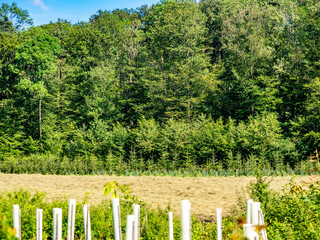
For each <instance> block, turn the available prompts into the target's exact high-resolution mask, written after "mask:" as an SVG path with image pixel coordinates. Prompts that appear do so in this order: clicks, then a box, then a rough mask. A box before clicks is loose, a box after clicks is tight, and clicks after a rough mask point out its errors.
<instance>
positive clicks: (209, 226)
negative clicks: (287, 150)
mask: <svg viewBox="0 0 320 240" xmlns="http://www.w3.org/2000/svg"><path fill="white" fill-rule="evenodd" d="M126 189H127V190H126V191H123V192H122V195H120V199H121V201H120V202H121V210H122V211H121V221H122V232H123V234H125V226H124V225H125V221H126V220H125V219H126V215H127V214H131V213H132V204H133V203H138V204H140V205H141V237H142V239H152V240H154V239H165V238H167V236H168V216H167V213H168V211H169V210H170V207H168V208H167V209H165V210H160V209H158V210H155V209H151V208H150V207H149V206H148V205H147V204H146V203H143V202H141V201H139V200H138V199H137V198H136V197H134V196H132V195H130V191H129V189H128V187H127V188H126ZM249 192H250V196H251V198H253V199H254V200H255V201H260V202H261V206H262V209H263V212H264V214H265V222H266V224H267V233H268V238H269V239H319V232H320V217H319V215H318V214H317V213H318V211H319V210H320V209H319V206H320V205H319V199H320V185H319V182H317V181H310V182H309V183H306V184H304V185H296V184H295V183H294V181H293V180H292V181H291V183H290V184H289V185H288V186H287V187H286V188H285V189H284V190H283V192H282V193H276V192H272V191H270V190H268V182H267V181H266V180H265V179H263V178H262V177H257V179H256V181H255V182H253V183H252V184H251V185H250V187H249ZM118 194H120V193H118ZM43 199H44V194H41V193H36V194H34V195H31V194H30V193H29V192H25V191H23V190H20V191H18V192H9V193H1V196H0V208H1V212H0V235H1V236H6V237H5V238H4V239H15V238H14V237H12V235H13V233H14V232H13V230H12V228H11V227H10V226H12V205H13V204H19V205H20V208H21V211H22V226H23V227H22V238H23V239H34V238H35V233H36V221H35V220H36V219H35V217H36V216H35V210H36V208H42V209H43V219H44V224H43V228H44V239H51V237H52V236H51V235H52V209H53V208H54V207H58V208H62V209H63V210H62V211H63V236H64V237H65V236H66V234H67V212H68V210H67V209H68V201H67V200H55V201H53V202H51V203H49V202H45V201H44V200H43ZM86 202H87V201H86V200H84V201H83V202H81V203H78V204H77V210H76V226H75V228H76V231H75V235H76V238H77V239H80V238H81V237H83V231H84V230H83V218H82V208H81V205H82V204H84V203H86ZM245 206H246V203H245V200H244V198H243V196H239V202H238V206H237V207H236V210H235V211H234V213H233V214H232V215H230V216H224V219H223V226H224V228H223V236H224V239H240V238H239V236H240V235H241V232H242V229H241V224H243V223H244V219H245ZM90 211H91V224H92V236H93V238H94V239H113V228H112V209H111V201H110V200H106V201H104V202H102V203H100V204H99V205H96V206H91V207H90ZM174 234H175V235H174V238H175V239H180V220H179V218H178V217H177V216H176V217H175V218H174ZM192 236H193V239H215V237H216V224H215V222H208V221H199V220H197V219H196V218H194V217H193V218H192Z"/></svg>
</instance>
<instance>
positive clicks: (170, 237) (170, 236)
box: [169, 212, 173, 240]
mask: <svg viewBox="0 0 320 240" xmlns="http://www.w3.org/2000/svg"><path fill="white" fill-rule="evenodd" d="M169 240H173V216H172V212H169Z"/></svg>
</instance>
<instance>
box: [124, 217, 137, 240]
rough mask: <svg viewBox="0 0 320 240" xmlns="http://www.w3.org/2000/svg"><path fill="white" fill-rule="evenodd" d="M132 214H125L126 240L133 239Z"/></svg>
mask: <svg viewBox="0 0 320 240" xmlns="http://www.w3.org/2000/svg"><path fill="white" fill-rule="evenodd" d="M134 219H135V216H134V215H128V216H127V224H126V240H134V225H135V224H134V223H135V222H134Z"/></svg>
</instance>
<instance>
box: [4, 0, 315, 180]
mask: <svg viewBox="0 0 320 240" xmlns="http://www.w3.org/2000/svg"><path fill="white" fill-rule="evenodd" d="M319 13H320V6H319V3H318V1H314V0H306V1H297V0H277V1H260V0H250V1H248V0H202V1H200V2H199V3H196V2H195V1H189V0H162V1H160V2H159V3H157V4H155V5H153V6H149V7H148V6H142V7H141V8H138V9H135V10H134V9H130V10H128V9H116V10H113V11H104V10H99V11H98V12H97V13H96V14H94V15H92V17H91V18H90V19H89V20H88V21H87V22H79V23H76V24H73V25H72V24H70V23H69V22H68V21H67V20H63V19H59V20H58V21H57V22H54V23H52V22H51V23H48V24H46V25H43V26H37V27H32V18H31V17H30V16H29V14H28V11H26V10H22V9H20V8H19V7H18V6H17V5H16V4H14V3H13V4H11V5H9V4H5V3H3V4H2V5H1V7H0V166H1V167H0V168H1V169H0V170H1V171H3V172H42V173H47V172H48V173H49V172H54V173H64V172H73V173H91V172H93V171H94V172H95V173H97V172H101V171H104V172H110V171H112V172H120V171H122V173H123V174H124V173H125V172H128V171H129V172H135V171H141V172H146V171H155V170H157V171H165V172H166V171H168V172H169V171H173V170H177V171H178V169H188V171H191V172H197V171H198V170H194V169H201V170H206V169H209V170H208V171H207V172H208V174H210V171H217V172H219V171H220V172H221V171H224V172H225V171H227V172H232V171H233V172H234V173H235V174H236V172H238V173H239V174H240V173H241V174H251V173H252V172H256V169H259V167H256V166H263V167H264V168H265V172H274V173H277V172H279V173H281V172H286V173H290V172H292V169H293V170H295V173H299V172H301V171H302V172H307V170H306V171H305V170H303V169H305V168H307V165H306V164H305V162H304V161H305V160H306V159H307V158H308V157H309V156H310V155H311V154H313V152H314V151H315V150H316V149H317V148H318V147H319V140H320V128H319V126H320V122H319V115H320V114H319V109H320V108H319V106H320V105H319V103H320V96H319V91H320V81H319V59H320V55H319V51H318V50H317V49H319V41H318V40H319V29H318V26H319V24H320V22H319V20H320V19H319V16H320V15H319ZM22 159H23V160H22ZM39 161H40V162H41V164H39V163H38V162H39ZM57 162H58V163H60V165H59V169H58V167H55V164H56V163H57ZM51 165H52V167H51ZM301 166H304V167H301ZM46 168H47V170H46ZM301 169H302V170H301ZM238 173H237V174H238ZM232 174H233V173H232Z"/></svg>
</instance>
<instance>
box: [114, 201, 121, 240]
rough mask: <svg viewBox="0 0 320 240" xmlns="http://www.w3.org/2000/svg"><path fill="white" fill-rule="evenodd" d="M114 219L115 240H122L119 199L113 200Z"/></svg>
mask: <svg viewBox="0 0 320 240" xmlns="http://www.w3.org/2000/svg"><path fill="white" fill-rule="evenodd" d="M112 218H113V231H114V240H122V233H121V215H120V202H119V198H114V199H112Z"/></svg>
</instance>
